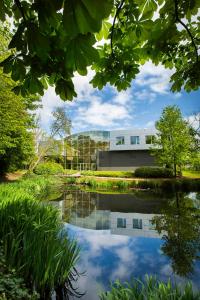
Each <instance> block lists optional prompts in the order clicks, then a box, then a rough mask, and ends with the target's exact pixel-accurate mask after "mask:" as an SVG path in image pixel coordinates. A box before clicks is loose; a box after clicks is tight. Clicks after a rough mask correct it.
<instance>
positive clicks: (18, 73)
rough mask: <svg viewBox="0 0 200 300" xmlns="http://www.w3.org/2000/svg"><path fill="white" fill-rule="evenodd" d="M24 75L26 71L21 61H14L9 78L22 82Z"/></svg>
mask: <svg viewBox="0 0 200 300" xmlns="http://www.w3.org/2000/svg"><path fill="white" fill-rule="evenodd" d="M25 75H26V69H25V67H24V64H23V61H22V60H21V59H16V60H15V62H14V64H13V66H12V74H11V77H12V79H13V80H15V81H18V80H21V81H22V80H23V79H24V78H25Z"/></svg>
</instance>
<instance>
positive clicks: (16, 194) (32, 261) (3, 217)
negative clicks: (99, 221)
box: [0, 179, 79, 299]
mask: <svg viewBox="0 0 200 300" xmlns="http://www.w3.org/2000/svg"><path fill="white" fill-rule="evenodd" d="M34 181H35V180H34ZM45 183H46V184H47V183H48V181H46V180H45ZM45 183H44V181H41V179H37V180H36V181H35V182H34V183H33V182H32V181H31V179H30V180H24V181H22V182H18V183H13V184H3V185H1V186H0V239H1V240H2V242H3V243H2V247H3V252H4V255H5V260H6V264H7V266H8V267H9V268H14V269H15V270H16V272H17V274H19V276H20V277H22V278H23V279H24V281H25V282H26V285H27V287H28V288H29V289H30V290H36V292H38V293H39V294H40V297H41V299H50V296H51V294H52V292H53V291H56V292H57V293H58V294H62V295H64V294H67V293H75V292H74V290H73V288H72V284H71V282H72V281H73V280H75V279H76V278H75V277H76V276H78V273H77V272H76V269H75V264H76V262H77V260H78V258H79V248H78V246H77V243H76V242H75V241H74V240H71V239H69V238H68V237H67V233H66V232H65V231H64V227H63V226H64V225H63V223H62V221H61V219H60V217H59V212H58V210H57V209H56V208H54V207H52V206H50V205H47V204H44V203H42V202H40V201H38V200H36V198H35V195H38V193H39V192H40V191H41V190H42V189H43V188H44V187H45ZM40 184H41V185H40Z"/></svg>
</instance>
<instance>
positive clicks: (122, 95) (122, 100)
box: [112, 88, 133, 105]
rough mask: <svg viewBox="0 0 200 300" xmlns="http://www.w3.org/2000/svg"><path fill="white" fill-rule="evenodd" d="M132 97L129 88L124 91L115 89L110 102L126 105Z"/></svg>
mask: <svg viewBox="0 0 200 300" xmlns="http://www.w3.org/2000/svg"><path fill="white" fill-rule="evenodd" d="M132 98H133V95H132V93H131V89H130V88H129V89H127V90H126V91H122V92H117V91H116V95H115V96H114V97H113V98H112V102H113V103H117V104H120V105H126V104H128V103H130V101H131V99H132Z"/></svg>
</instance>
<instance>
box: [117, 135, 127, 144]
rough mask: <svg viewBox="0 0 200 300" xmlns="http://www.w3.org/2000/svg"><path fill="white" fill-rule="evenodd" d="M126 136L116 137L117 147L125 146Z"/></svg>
mask: <svg viewBox="0 0 200 300" xmlns="http://www.w3.org/2000/svg"><path fill="white" fill-rule="evenodd" d="M124 143H125V142H124V136H117V137H116V145H124Z"/></svg>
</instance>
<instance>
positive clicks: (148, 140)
mask: <svg viewBox="0 0 200 300" xmlns="http://www.w3.org/2000/svg"><path fill="white" fill-rule="evenodd" d="M145 139H146V144H153V143H154V141H155V135H146V136H145Z"/></svg>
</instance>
